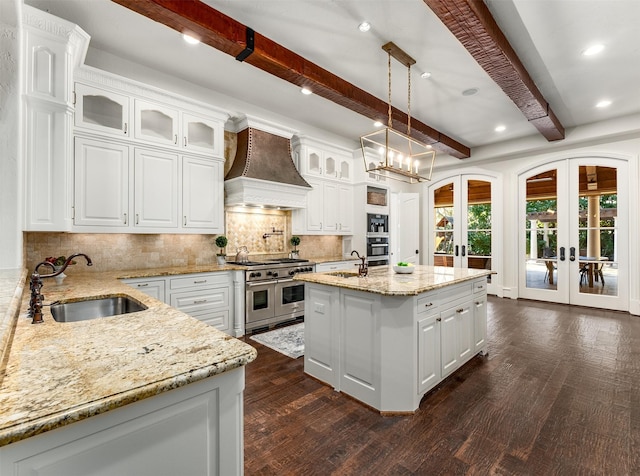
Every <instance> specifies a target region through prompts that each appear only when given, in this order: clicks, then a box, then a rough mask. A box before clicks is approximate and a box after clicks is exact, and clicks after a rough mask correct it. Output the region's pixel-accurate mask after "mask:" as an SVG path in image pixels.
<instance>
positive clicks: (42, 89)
mask: <svg viewBox="0 0 640 476" xmlns="http://www.w3.org/2000/svg"><path fill="white" fill-rule="evenodd" d="M22 27H23V28H22V31H21V35H22V42H21V45H22V53H21V59H20V62H19V63H20V68H21V78H22V81H23V92H24V96H23V98H24V100H22V101H20V107H21V109H22V117H23V118H24V126H25V131H24V133H23V134H21V136H22V141H23V142H22V150H23V157H24V161H23V163H24V183H23V186H22V188H23V189H24V211H25V214H24V228H23V229H24V230H25V231H69V230H70V229H71V224H72V211H73V209H72V206H73V181H72V180H73V164H72V157H73V141H72V140H71V129H72V120H73V113H72V107H73V105H72V99H71V89H72V88H71V85H72V77H71V70H72V67H73V64H74V63H75V62H76V61H77V59H78V58H79V57H81V56H82V55H83V53H84V51H85V49H86V47H87V46H88V41H89V37H88V35H87V34H86V33H85V32H83V31H82V30H81V29H80V28H78V27H77V26H76V25H73V24H71V23H68V22H66V21H64V20H61V19H59V18H55V17H53V16H51V15H49V14H48V13H45V12H43V11H41V10H38V9H36V8H33V7H30V6H29V5H22ZM16 124H17V122H16ZM16 127H17V126H16Z"/></svg>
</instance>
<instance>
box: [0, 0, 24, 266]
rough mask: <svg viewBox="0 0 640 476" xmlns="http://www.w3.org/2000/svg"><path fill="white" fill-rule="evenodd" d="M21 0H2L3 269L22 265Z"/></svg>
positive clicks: (0, 201)
mask: <svg viewBox="0 0 640 476" xmlns="http://www.w3.org/2000/svg"><path fill="white" fill-rule="evenodd" d="M21 5H22V3H21V2H20V1H19V0H0V217H1V222H0V269H12V268H18V267H20V266H21V265H22V231H21V230H22V221H23V220H22V213H21V210H22V196H23V191H22V187H21V183H22V164H21V156H22V154H21V143H22V142H21V140H19V137H20V133H21V129H22V127H21V124H22V117H21V115H20V96H21V88H20V43H21V42H20V29H19V26H18V25H19V24H20V22H19V18H21V16H22V14H21Z"/></svg>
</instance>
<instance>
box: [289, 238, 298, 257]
mask: <svg viewBox="0 0 640 476" xmlns="http://www.w3.org/2000/svg"><path fill="white" fill-rule="evenodd" d="M289 243H291V246H293V251H291V257H292V258H299V257H300V255H299V254H298V245H299V244H300V237H299V236H292V237H291V239H290V240H289Z"/></svg>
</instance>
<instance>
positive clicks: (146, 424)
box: [0, 367, 245, 476]
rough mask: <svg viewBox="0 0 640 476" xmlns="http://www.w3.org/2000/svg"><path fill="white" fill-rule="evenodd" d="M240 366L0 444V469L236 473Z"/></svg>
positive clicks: (95, 475) (20, 472) (104, 475)
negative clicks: (19, 439)
mask: <svg viewBox="0 0 640 476" xmlns="http://www.w3.org/2000/svg"><path fill="white" fill-rule="evenodd" d="M244 377H245V374H244V367H240V368H237V369H234V370H231V371H228V372H224V373H222V374H219V375H216V376H213V377H209V378H206V379H204V380H201V381H198V382H194V383H191V384H189V385H185V386H183V387H179V388H176V389H174V390H170V391H168V392H164V393H161V394H159V395H155V396H152V397H149V398H145V399H143V400H140V401H138V402H134V403H130V404H128V405H125V406H123V407H119V408H115V409H113V410H109V411H108V412H106V413H103V414H100V415H95V416H92V417H90V418H87V419H84V420H80V421H77V422H75V423H74V422H72V423H70V424H69V425H66V426H63V427H61V428H57V429H55V430H51V431H47V432H45V433H42V434H40V435H36V436H33V437H31V438H27V439H26V440H22V441H18V442H15V443H11V444H9V445H6V446H3V447H1V448H0V474H3V475H7V476H8V475H13V476H27V475H36V474H37V475H92V476H111V475H115V474H121V475H124V474H129V475H133V474H135V475H140V476H147V475H148V476H152V475H153V476H155V475H162V474H165V475H169V474H171V475H174V474H198V475H207V476H214V475H230V474H242V473H243V467H244V456H243V455H244V452H243V433H242V427H243V410H242V395H243V391H244Z"/></svg>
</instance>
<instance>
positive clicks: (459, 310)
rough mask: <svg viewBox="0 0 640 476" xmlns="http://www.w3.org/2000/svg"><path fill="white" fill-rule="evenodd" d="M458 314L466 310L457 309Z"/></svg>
mask: <svg viewBox="0 0 640 476" xmlns="http://www.w3.org/2000/svg"><path fill="white" fill-rule="evenodd" d="M456 312H458V313H460V312H464V309H463V308H460V309H456Z"/></svg>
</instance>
